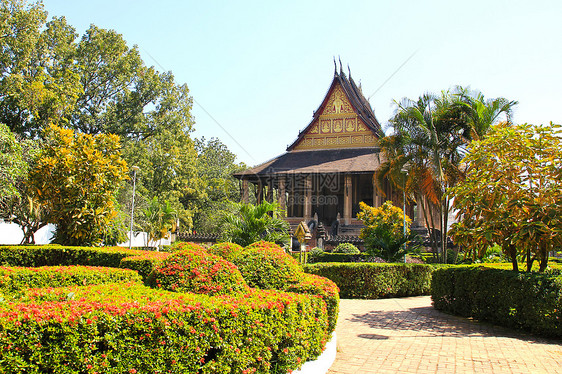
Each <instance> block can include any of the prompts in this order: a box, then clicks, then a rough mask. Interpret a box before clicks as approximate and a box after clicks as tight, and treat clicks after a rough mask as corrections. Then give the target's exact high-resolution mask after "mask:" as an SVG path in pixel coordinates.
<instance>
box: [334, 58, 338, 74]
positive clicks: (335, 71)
mask: <svg viewBox="0 0 562 374" xmlns="http://www.w3.org/2000/svg"><path fill="white" fill-rule="evenodd" d="M334 75H338V65H337V64H336V56H334Z"/></svg>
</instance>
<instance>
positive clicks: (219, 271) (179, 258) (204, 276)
mask: <svg viewBox="0 0 562 374" xmlns="http://www.w3.org/2000/svg"><path fill="white" fill-rule="evenodd" d="M147 283H148V285H150V286H152V287H157V288H163V289H165V290H169V291H176V292H193V293H203V294H207V295H221V294H228V293H234V292H244V291H248V285H247V284H246V282H245V281H244V278H242V274H240V272H239V271H238V269H237V268H236V266H235V265H234V264H232V263H230V262H228V261H226V260H224V259H223V258H221V257H219V256H215V255H213V254H210V253H208V252H207V251H205V250H204V249H203V248H201V247H199V246H198V245H197V244H193V243H186V244H185V245H183V246H182V249H181V250H179V251H178V252H174V253H173V254H172V255H170V256H169V257H168V258H166V259H165V260H164V261H162V262H161V263H160V264H158V265H157V266H156V267H155V268H154V270H153V271H152V272H151V273H150V275H149V276H148V279H147Z"/></svg>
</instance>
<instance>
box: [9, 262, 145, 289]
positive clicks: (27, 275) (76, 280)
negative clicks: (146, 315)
mask: <svg viewBox="0 0 562 374" xmlns="http://www.w3.org/2000/svg"><path fill="white" fill-rule="evenodd" d="M140 281H141V278H140V276H139V274H138V273H137V272H136V271H132V270H126V269H112V268H106V267H99V266H43V267H38V268H26V267H19V266H18V267H8V266H0V294H4V295H12V296H13V295H15V294H19V293H21V292H22V291H23V290H26V289H29V288H44V287H64V286H73V285H83V286H86V285H91V284H104V283H121V282H140Z"/></svg>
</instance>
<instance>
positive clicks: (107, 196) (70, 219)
mask: <svg viewBox="0 0 562 374" xmlns="http://www.w3.org/2000/svg"><path fill="white" fill-rule="evenodd" d="M44 138H45V144H44V146H43V147H42V150H41V153H40V154H39V156H38V161H37V164H36V165H35V167H34V168H33V169H32V170H31V172H30V176H29V179H30V184H31V188H32V190H33V194H34V195H35V196H37V197H38V200H39V202H40V203H42V204H44V205H45V206H46V207H47V211H48V213H49V214H48V216H47V217H46V221H47V222H50V223H53V224H55V225H56V234H55V241H56V242H57V243H61V244H66V245H98V244H101V241H102V239H103V236H104V234H105V233H106V231H107V230H108V228H109V226H110V223H111V220H112V219H113V218H114V217H115V215H116V212H115V208H114V202H115V192H116V190H117V188H118V187H119V183H120V182H121V181H122V180H123V179H125V178H126V176H127V174H126V173H127V164H126V162H125V161H124V160H123V159H122V158H121V154H120V143H119V138H118V137H117V136H115V135H104V134H100V135H96V136H93V135H88V134H81V133H75V132H73V131H72V130H68V129H62V128H59V127H57V126H54V125H51V126H49V127H48V128H47V129H46V130H45V134H44Z"/></svg>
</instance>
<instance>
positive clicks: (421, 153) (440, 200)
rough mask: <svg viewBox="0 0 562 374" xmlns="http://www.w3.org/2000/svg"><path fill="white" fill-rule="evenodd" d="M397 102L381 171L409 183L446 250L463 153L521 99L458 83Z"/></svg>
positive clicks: (384, 144) (403, 185)
mask: <svg viewBox="0 0 562 374" xmlns="http://www.w3.org/2000/svg"><path fill="white" fill-rule="evenodd" d="M500 103H503V105H500ZM395 104H396V112H395V114H394V116H393V117H392V118H391V120H390V125H391V127H392V130H393V134H392V135H391V136H389V137H386V138H384V139H382V141H381V145H382V147H383V150H384V152H385V154H386V161H385V163H384V164H383V166H382V172H381V173H380V177H381V178H386V179H388V180H390V182H391V183H392V184H393V185H394V186H395V187H396V188H397V189H399V190H402V189H404V188H405V189H406V194H407V196H408V197H409V198H410V199H411V200H414V201H417V202H419V203H421V208H422V210H423V214H424V218H425V221H426V226H427V227H429V228H431V229H433V230H432V233H435V229H438V230H439V231H440V232H441V236H440V238H439V237H438V236H436V235H432V239H433V240H432V242H433V243H434V244H433V245H434V248H435V249H436V248H437V245H436V241H437V239H440V240H439V246H438V248H439V250H440V252H441V253H446V245H447V233H446V231H447V226H448V216H449V212H450V209H451V200H450V198H449V196H448V195H447V194H446V193H445V192H446V190H447V189H448V188H450V187H452V186H454V185H455V184H456V183H457V182H458V181H459V180H460V178H461V177H462V175H463V172H464V170H463V166H462V165H461V159H462V157H463V155H464V154H465V153H466V147H467V145H468V144H469V143H470V141H471V140H472V139H474V138H478V137H480V136H483V135H484V134H485V133H486V131H487V129H488V128H489V127H490V126H491V125H492V124H493V123H495V122H496V121H498V120H499V119H500V118H501V116H502V115H505V116H506V117H507V118H510V115H511V109H512V107H513V106H514V105H515V104H516V102H513V101H511V102H509V101H507V100H505V99H503V98H498V99H492V100H485V99H484V96H483V95H481V94H479V93H476V92H475V91H470V90H467V89H463V88H462V87H456V88H455V89H454V90H453V91H443V92H441V94H440V95H434V94H429V93H427V94H424V95H422V96H420V98H419V99H418V100H417V101H413V100H410V99H407V98H404V99H402V100H401V101H399V102H395ZM404 169H407V176H406V179H404V173H403V170H404ZM436 220H438V222H436ZM443 258H444V259H446V256H443Z"/></svg>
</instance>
